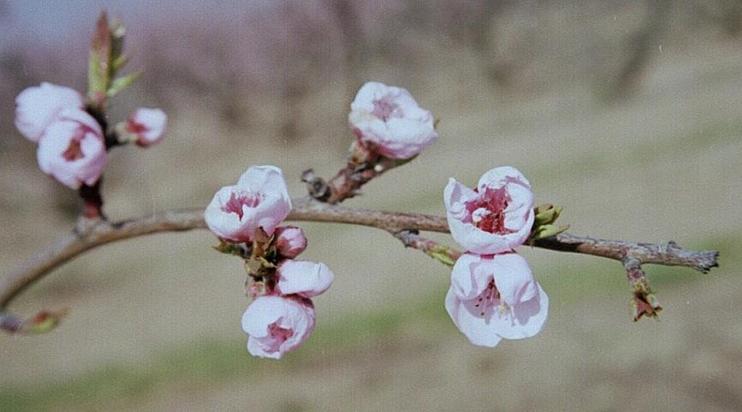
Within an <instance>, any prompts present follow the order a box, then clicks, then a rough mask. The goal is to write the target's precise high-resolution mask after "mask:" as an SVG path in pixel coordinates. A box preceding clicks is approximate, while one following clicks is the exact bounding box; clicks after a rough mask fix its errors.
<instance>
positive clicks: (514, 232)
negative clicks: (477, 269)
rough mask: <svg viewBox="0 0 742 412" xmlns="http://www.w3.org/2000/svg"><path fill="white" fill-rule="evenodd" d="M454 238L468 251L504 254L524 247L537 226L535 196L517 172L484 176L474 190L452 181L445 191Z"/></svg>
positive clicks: (504, 170) (501, 170)
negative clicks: (515, 248) (534, 224)
mask: <svg viewBox="0 0 742 412" xmlns="http://www.w3.org/2000/svg"><path fill="white" fill-rule="evenodd" d="M443 201H444V203H445V205H446V211H447V217H448V226H449V228H450V229H451V236H453V238H454V240H455V241H456V242H458V243H459V244H460V245H461V246H462V247H464V248H465V249H466V250H467V251H469V252H473V253H478V254H485V255H486V254H495V253H502V252H506V251H509V250H512V248H514V247H516V246H520V245H522V244H523V242H525V241H526V239H528V236H529V234H530V232H531V227H532V226H533V220H534V212H533V193H532V192H531V185H530V183H528V180H527V179H526V178H525V176H523V175H522V174H521V173H520V172H519V171H518V170H517V169H515V168H512V167H509V166H505V167H498V168H495V169H492V170H490V171H488V172H487V173H485V174H484V175H482V177H481V178H480V179H479V184H478V185H477V188H476V189H474V190H472V189H469V188H468V187H466V186H464V185H462V184H460V183H459V182H457V181H456V180H455V179H453V178H451V179H450V180H449V182H448V185H447V186H446V189H445V190H444V192H443Z"/></svg>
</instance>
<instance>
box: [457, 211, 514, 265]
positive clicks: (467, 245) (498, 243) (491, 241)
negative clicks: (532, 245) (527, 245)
mask: <svg viewBox="0 0 742 412" xmlns="http://www.w3.org/2000/svg"><path fill="white" fill-rule="evenodd" d="M447 218H448V227H449V229H450V230H451V236H452V237H453V239H454V240H455V241H456V243H458V244H459V245H461V247H463V248H464V249H466V251H468V252H471V253H476V254H480V255H493V254H496V253H503V252H507V251H510V250H511V249H513V248H514V247H517V246H520V245H522V244H523V241H524V240H525V239H521V238H520V235H519V234H515V236H513V235H514V234H508V235H498V234H494V233H489V232H485V231H483V230H480V229H478V228H477V227H475V226H474V225H472V224H471V223H464V222H462V221H461V220H459V219H456V218H455V217H452V216H451V215H450V214H447ZM526 236H527V234H526Z"/></svg>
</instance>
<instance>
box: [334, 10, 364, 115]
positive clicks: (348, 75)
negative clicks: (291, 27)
mask: <svg viewBox="0 0 742 412" xmlns="http://www.w3.org/2000/svg"><path fill="white" fill-rule="evenodd" d="M325 5H326V6H327V9H328V10H329V12H330V14H331V15H332V17H333V19H334V20H335V24H336V25H337V26H338V29H339V30H340V42H341V44H342V48H343V57H344V59H343V60H344V64H345V67H344V68H343V69H344V71H345V90H346V91H345V95H346V98H347V100H348V101H350V99H352V97H353V94H354V93H355V91H356V89H357V88H358V86H359V85H360V84H361V83H362V82H363V76H362V75H361V69H362V67H363V61H364V50H365V44H366V42H365V38H364V35H363V30H362V29H361V20H360V18H359V16H358V12H357V10H356V6H355V4H354V3H353V2H352V1H348V0H325Z"/></svg>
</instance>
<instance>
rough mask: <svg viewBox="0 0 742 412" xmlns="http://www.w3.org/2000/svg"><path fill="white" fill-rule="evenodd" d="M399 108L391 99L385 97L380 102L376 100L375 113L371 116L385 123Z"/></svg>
mask: <svg viewBox="0 0 742 412" xmlns="http://www.w3.org/2000/svg"><path fill="white" fill-rule="evenodd" d="M398 108H399V106H397V105H396V104H395V103H394V102H393V101H392V99H391V98H389V97H383V98H381V99H379V100H374V111H373V112H371V114H373V115H374V116H376V117H378V118H379V119H381V120H383V121H387V120H388V119H389V118H390V117H391V116H392V113H394V111H395V110H397V109H398Z"/></svg>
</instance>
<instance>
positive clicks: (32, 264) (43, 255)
mask: <svg viewBox="0 0 742 412" xmlns="http://www.w3.org/2000/svg"><path fill="white" fill-rule="evenodd" d="M288 220H293V221H307V222H332V223H347V224H355V225H362V226H369V227H375V228H379V229H382V230H385V231H387V232H389V233H391V234H393V235H394V236H395V237H397V238H399V239H400V240H402V241H403V243H404V244H405V245H406V246H411V247H415V248H418V249H421V250H423V251H424V252H425V253H427V254H428V255H430V256H432V257H434V258H436V259H438V260H441V259H442V258H443V259H444V260H445V259H446V257H448V258H449V259H455V258H456V257H457V256H458V252H457V251H455V250H454V249H451V248H447V247H445V246H441V245H438V244H436V243H434V242H432V241H429V240H426V239H424V238H421V237H419V236H418V235H417V231H428V232H440V233H448V231H449V230H448V224H447V223H446V219H445V218H444V217H440V216H431V215H424V214H414V213H396V212H383V211H376V210H368V209H355V208H348V207H343V206H337V205H329V204H326V203H322V202H318V201H316V200H314V199H310V198H301V199H294V209H293V210H292V212H291V214H290V215H289V217H288ZM203 228H206V223H205V222H204V219H203V210H202V209H190V210H173V211H165V212H161V213H157V214H154V215H150V216H146V217H141V218H135V219H129V220H124V221H120V222H115V223H111V222H107V221H104V220H99V221H94V222H90V221H88V222H86V224H84V225H78V229H77V230H76V231H74V232H73V233H71V234H69V235H67V236H65V237H63V238H62V239H60V240H58V241H57V242H56V243H54V244H52V245H51V246H49V247H48V248H46V249H45V250H42V251H41V252H39V253H38V254H36V255H35V256H33V257H31V258H30V259H28V260H27V261H26V262H25V263H24V264H22V265H21V266H20V267H19V268H17V269H16V270H15V271H14V272H11V273H10V274H8V275H7V276H5V277H4V278H3V279H1V280H0V310H1V309H2V308H5V307H7V306H8V305H9V304H10V302H11V301H12V300H13V298H15V297H16V296H17V295H18V294H19V293H20V292H22V291H23V290H24V289H25V288H26V287H28V286H30V285H31V284H33V283H34V282H35V281H37V280H39V279H41V278H42V277H43V276H44V275H46V274H47V273H49V272H51V271H52V270H54V269H55V268H57V267H59V266H61V265H63V264H64V263H65V262H67V261H69V260H71V259H73V258H75V257H77V256H79V255H81V254H83V253H84V252H86V251H88V250H91V249H94V248H96V247H98V246H102V245H105V244H108V243H111V242H115V241H119V240H124V239H130V238H134V237H138V236H144V235H149V234H153V233H161V232H174V231H184V230H192V229H203ZM534 246H536V247H540V248H544V249H550V250H555V251H566V252H574V253H582V254H587V255H594V256H600V257H605V258H609V259H614V260H618V261H621V262H625V261H626V258H632V260H631V261H632V262H635V263H636V264H637V265H641V264H645V263H653V264H661V265H668V266H686V267H690V268H693V269H696V270H698V271H701V272H704V273H706V272H708V271H709V270H710V269H711V268H712V267H715V266H718V263H717V258H718V255H719V253H718V252H717V251H693V250H687V249H683V248H681V247H680V246H678V245H677V244H676V243H674V242H669V243H667V244H665V245H658V244H650V243H633V242H626V241H619V240H603V239H593V238H589V237H579V236H575V235H572V234H569V233H561V234H559V235H557V236H554V237H551V238H546V239H540V240H537V241H535V242H534ZM441 261H443V260H441ZM444 263H445V262H444ZM11 316H12V315H8V314H2V313H0V326H6V325H8V326H12V328H17V327H19V325H18V324H17V319H14V318H12V317H11ZM12 328H11V327H9V328H4V327H3V329H6V330H7V329H12Z"/></svg>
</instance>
